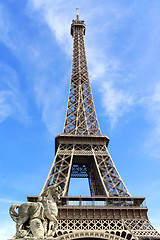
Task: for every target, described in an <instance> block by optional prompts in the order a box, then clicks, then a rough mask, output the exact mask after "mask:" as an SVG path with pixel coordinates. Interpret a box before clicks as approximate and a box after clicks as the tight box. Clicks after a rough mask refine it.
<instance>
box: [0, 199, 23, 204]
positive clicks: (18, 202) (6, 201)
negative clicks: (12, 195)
mask: <svg viewBox="0 0 160 240" xmlns="http://www.w3.org/2000/svg"><path fill="white" fill-rule="evenodd" d="M0 202H2V203H12V204H13V203H17V204H22V203H23V202H22V201H17V200H11V199H5V198H0Z"/></svg>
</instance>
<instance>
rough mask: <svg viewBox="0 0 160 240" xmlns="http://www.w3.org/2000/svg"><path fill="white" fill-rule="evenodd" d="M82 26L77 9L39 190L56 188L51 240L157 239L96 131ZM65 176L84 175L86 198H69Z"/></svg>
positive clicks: (105, 139)
mask: <svg viewBox="0 0 160 240" xmlns="http://www.w3.org/2000/svg"><path fill="white" fill-rule="evenodd" d="M85 29H86V27H85V23H84V21H80V20H79V15H78V13H77V19H76V20H73V22H72V24H71V35H72V36H73V55H72V69H71V79H70V90H69V98H68V107H67V113H66V119H65V124H64V129H63V133H62V134H60V135H58V136H57V137H56V139H55V158H54V161H53V164H52V167H51V169H50V172H49V174H48V177H47V179H46V182H45V184H44V187H43V189H42V192H43V191H44V189H45V188H47V187H48V186H50V185H54V186H55V187H57V186H60V187H61V189H62V194H61V202H60V204H59V217H58V219H59V225H58V229H57V235H56V238H57V239H59V240H60V239H61V240H64V239H67V240H69V239H80V238H82V239H84V238H85V239H91V238H94V239H95V238H97V239H113V240H123V239H128V240H130V239H132V240H138V239H146V240H147V239H152V240H154V239H160V234H159V233H158V232H157V231H156V229H155V228H154V227H153V226H152V225H151V223H150V222H149V220H148V217H147V211H148V209H147V207H146V206H144V204H143V202H144V199H145V198H133V197H131V195H130V193H129V192H128V190H127V188H126V186H125V184H124V183H123V181H122V179H121V177H120V175H119V173H118V171H117V169H116V167H115V165H114V162H113V160H112V158H111V156H110V154H109V152H108V148H107V147H108V143H109V138H108V137H106V136H103V135H102V134H101V130H100V127H99V123H98V120H97V116H96V112H95V107H94V103H93V97H92V92H91V86H90V81H89V75H88V68H87V60H86V53H85V44H84V35H85ZM70 178H88V181H89V187H90V193H91V197H86V198H85V197H84V198H82V197H69V196H68V189H69V182H70ZM42 192H41V193H42ZM28 200H29V201H32V200H33V198H32V197H28ZM34 201H36V198H34Z"/></svg>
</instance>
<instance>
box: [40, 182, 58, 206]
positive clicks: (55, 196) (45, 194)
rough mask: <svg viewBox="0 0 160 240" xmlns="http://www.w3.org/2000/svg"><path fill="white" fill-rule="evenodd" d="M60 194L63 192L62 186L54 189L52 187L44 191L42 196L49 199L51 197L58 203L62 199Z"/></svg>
mask: <svg viewBox="0 0 160 240" xmlns="http://www.w3.org/2000/svg"><path fill="white" fill-rule="evenodd" d="M60 192H61V187H60V186H58V187H54V186H52V185H51V186H49V187H47V188H46V189H45V190H44V192H43V193H42V195H41V196H42V197H46V198H47V197H48V196H49V195H50V196H52V198H53V199H54V200H55V202H57V201H58V200H59V199H60Z"/></svg>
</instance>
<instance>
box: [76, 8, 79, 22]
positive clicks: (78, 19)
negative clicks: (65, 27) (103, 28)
mask: <svg viewBox="0 0 160 240" xmlns="http://www.w3.org/2000/svg"><path fill="white" fill-rule="evenodd" d="M76 10H77V20H79V8H76Z"/></svg>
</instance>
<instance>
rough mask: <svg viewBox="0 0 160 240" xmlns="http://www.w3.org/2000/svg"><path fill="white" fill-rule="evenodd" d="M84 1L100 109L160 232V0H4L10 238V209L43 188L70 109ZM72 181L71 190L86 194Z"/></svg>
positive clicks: (120, 161)
mask: <svg viewBox="0 0 160 240" xmlns="http://www.w3.org/2000/svg"><path fill="white" fill-rule="evenodd" d="M76 7H79V8H80V11H79V12H80V18H81V19H84V20H85V22H86V26H87V30H86V38H85V43H86V51H87V60H88V67H89V73H90V80H91V85H92V91H93V97H94V102H95V107H96V111H97V115H98V120H99V123H100V126H101V130H102V133H103V134H104V135H107V136H109V138H110V144H109V151H110V154H111V156H112V158H113V161H114V163H115V165H116V167H117V168H118V171H119V173H120V175H121V177H122V179H123V181H124V182H125V185H126V186H127V188H128V190H129V192H130V193H131V195H132V196H145V197H146V203H147V206H148V208H149V213H148V214H149V219H150V221H151V222H152V224H153V225H154V226H155V227H156V228H157V229H158V230H160V221H159V216H160V205H159V198H160V147H159V146H160V25H159V22H160V14H159V11H160V1H159V0H154V1H150V0H141V1H138V0H135V1H134V0H133V1H129V0H128V1H127V0H123V1H122V0H115V1H112V0H101V1H96V0H92V1H91V0H87V1H86V0H81V1H80V0H79V1H75V0H69V1H64V0H59V1H58V0H54V1H53V0H45V1H43V0H19V1H14V0H5V1H3V0H1V1H0V53H1V54H0V159H1V161H0V209H1V214H0V236H1V239H2V240H6V239H7V238H9V237H12V236H13V234H14V232H15V224H14V222H13V221H12V220H11V219H10V217H9V214H8V209H9V207H10V205H12V204H13V203H21V202H25V201H26V196H28V195H29V196H31V195H38V194H39V193H40V191H41V189H42V187H43V184H44V182H45V179H46V177H47V174H48V172H49V169H50V167H51V164H52V161H53V156H54V138H55V136H56V135H58V134H59V133H61V132H62V129H63V124H64V118H65V113H66V106H67V98H68V90H69V80H70V69H71V56H72V37H71V35H70V24H71V21H72V19H74V18H75V16H76V10H75V9H76ZM78 186H79V188H78V191H77V185H76V188H75V186H74V184H73V183H72V186H71V191H70V194H72V195H74V194H76V195H77V194H78V195H80V194H81V195H86V194H87V187H86V191H84V190H82V188H81V186H82V185H81V184H79V185H78Z"/></svg>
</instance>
